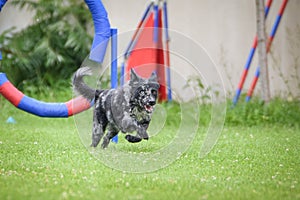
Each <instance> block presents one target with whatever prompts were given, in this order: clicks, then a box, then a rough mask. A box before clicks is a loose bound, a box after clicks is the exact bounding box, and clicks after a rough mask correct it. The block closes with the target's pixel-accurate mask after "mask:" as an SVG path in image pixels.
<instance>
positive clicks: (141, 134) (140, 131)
mask: <svg viewBox="0 0 300 200" xmlns="http://www.w3.org/2000/svg"><path fill="white" fill-rule="evenodd" d="M147 127H148V126H147ZM146 130H147V128H146V127H145V126H138V127H137V135H136V136H133V135H126V136H125V139H126V140H127V141H128V142H131V143H137V142H140V141H142V139H144V140H148V139H149V136H148V133H147V131H146Z"/></svg>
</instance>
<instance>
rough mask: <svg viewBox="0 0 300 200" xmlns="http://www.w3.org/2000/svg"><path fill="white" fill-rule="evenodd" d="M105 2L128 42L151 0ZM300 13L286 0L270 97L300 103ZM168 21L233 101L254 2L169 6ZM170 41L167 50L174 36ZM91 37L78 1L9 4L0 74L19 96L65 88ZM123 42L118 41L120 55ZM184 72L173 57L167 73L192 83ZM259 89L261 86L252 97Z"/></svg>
mask: <svg viewBox="0 0 300 200" xmlns="http://www.w3.org/2000/svg"><path fill="white" fill-rule="evenodd" d="M103 3H104V5H105V7H106V9H107V11H108V15H109V19H110V23H111V26H112V27H115V28H117V29H118V33H119V34H120V35H121V34H125V35H126V33H127V34H128V32H130V33H133V31H134V30H135V28H136V27H137V24H138V22H139V21H140V19H141V16H142V14H143V13H144V11H145V9H146V6H147V5H148V4H149V3H150V0H128V1H120V0H103ZM280 4H281V1H273V4H272V7H271V9H270V13H269V16H268V18H267V20H266V26H267V28H266V32H267V34H268V35H269V33H270V31H271V28H272V26H273V23H274V22H275V19H276V16H277V14H278V10H279V8H280ZM299 10H300V1H298V0H289V2H288V4H287V6H286V9H285V12H284V14H283V16H282V19H281V23H280V25H279V28H278V30H277V33H276V37H275V39H274V41H273V44H272V47H271V52H270V54H268V64H269V73H270V74H269V78H270V89H271V96H272V97H275V96H281V97H283V98H285V99H291V100H295V99H300V57H299V56H300V20H299V19H300V12H299ZM168 17H169V27H170V31H171V33H172V32H178V33H180V34H182V35H184V36H185V37H186V38H189V39H191V40H193V41H194V42H195V43H197V44H198V45H199V46H202V47H203V48H204V49H205V50H206V51H207V53H208V55H209V56H210V57H211V59H212V60H213V62H214V63H215V64H216V67H217V70H218V71H219V73H220V75H221V77H222V78H223V80H224V85H225V88H226V91H227V94H228V95H229V98H232V96H233V95H234V93H235V90H236V89H237V85H238V82H239V80H240V76H241V74H242V71H243V68H244V65H245V63H246V60H247V57H248V54H249V51H250V49H251V47H252V42H253V39H254V36H255V34H256V5H255V1H254V0H252V1H240V0H226V1H219V0H186V1H179V0H172V1H168ZM128 35H130V34H128ZM170 37H171V42H170V49H171V51H172V42H173V41H172V34H171V35H170ZM92 38H93V24H92V19H91V16H90V13H89V11H88V9H87V6H86V5H85V3H84V1H83V0H66V1H58V0H54V1H47V0H37V1H34V3H32V2H30V1H8V3H7V4H6V5H5V6H4V7H3V9H2V11H1V12H0V50H1V51H2V57H3V60H2V61H1V66H0V67H1V68H0V69H1V70H0V71H3V72H5V73H6V74H7V76H8V78H9V79H10V80H11V81H12V82H13V83H14V84H15V85H16V87H18V88H19V89H20V90H22V91H24V92H28V93H33V94H34V93H38V92H42V91H43V90H44V87H50V88H56V87H57V88H62V87H67V88H68V89H69V86H70V78H71V75H72V73H73V72H74V71H75V70H76V69H77V68H78V67H79V66H80V65H81V63H82V61H83V60H84V59H85V57H86V56H87V55H88V53H89V49H90V45H91V41H92ZM125 38H126V37H125ZM128 39H129V38H128ZM128 42H129V41H124V40H121V41H120V46H121V48H120V49H119V51H120V52H119V53H121V52H122V51H124V50H123V46H124V47H125V46H126V44H127V43H128ZM183 42H184V41H183ZM174 51H175V52H176V49H175V50H174ZM191 51H193V49H191ZM183 56H186V55H183ZM187 57H188V56H187ZM120 62H121V61H120ZM119 65H120V63H119ZM184 65H185V62H182V63H181V62H180V61H178V58H176V57H175V56H172V55H171V68H172V67H173V69H177V71H180V72H181V71H182V73H183V74H185V75H186V77H189V76H192V75H193V70H192V69H191V67H189V66H184ZM203 67H204V68H205V66H203ZM256 67H257V54H256V55H255V56H254V60H253V62H252V65H251V68H250V71H249V73H248V78H247V79H246V82H245V86H244V88H245V89H244V92H246V91H247V89H248V88H249V87H250V82H251V81H252V78H253V77H254V72H255V69H256ZM210 78H212V79H213V78H214V77H210ZM172 83H174V87H178V88H177V90H181V89H182V85H178V86H176V80H174V79H173V80H172ZM37 86H38V87H41V89H36V87H37ZM259 89H260V88H259V85H258V87H257V88H256V90H255V93H254V94H255V95H258V94H259ZM29 95H30V94H29Z"/></svg>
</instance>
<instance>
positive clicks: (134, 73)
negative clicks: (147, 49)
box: [130, 68, 140, 83]
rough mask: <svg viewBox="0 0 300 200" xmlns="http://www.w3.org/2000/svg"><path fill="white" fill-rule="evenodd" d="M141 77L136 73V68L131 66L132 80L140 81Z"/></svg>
mask: <svg viewBox="0 0 300 200" xmlns="http://www.w3.org/2000/svg"><path fill="white" fill-rule="evenodd" d="M139 80H140V77H139V76H138V75H137V74H136V72H135V70H134V69H133V68H131V70H130V82H131V83H139Z"/></svg>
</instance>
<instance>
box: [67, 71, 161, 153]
mask: <svg viewBox="0 0 300 200" xmlns="http://www.w3.org/2000/svg"><path fill="white" fill-rule="evenodd" d="M86 75H92V71H91V69H90V68H89V67H82V68H79V69H78V70H77V72H76V73H75V74H74V76H73V87H74V89H75V90H76V91H77V92H78V93H79V94H81V95H82V96H84V97H85V98H87V99H88V100H90V101H93V100H94V102H95V105H94V116H93V132H92V144H91V146H92V147H96V146H97V145H98V144H99V142H100V140H101V139H103V142H102V145H101V146H102V148H106V147H107V146H108V144H109V142H110V140H111V139H112V138H113V137H114V136H116V135H117V134H118V133H119V131H121V132H123V133H132V132H134V131H136V132H137V134H136V136H133V135H130V134H128V135H126V136H125V138H126V140H127V141H129V142H133V143H134V142H140V141H141V140H142V139H145V140H148V138H149V136H148V134H147V128H148V126H149V123H150V121H151V115H152V112H153V109H154V106H155V104H156V100H157V93H158V88H159V83H158V82H157V77H156V74H155V73H153V74H152V75H151V77H150V78H149V79H144V78H141V77H139V76H138V75H137V74H136V73H135V71H134V70H131V75H130V81H129V83H127V84H125V85H124V86H123V87H119V88H117V89H107V90H102V89H93V88H90V87H89V86H88V85H87V84H86V83H85V82H84V81H83V77H84V76H86ZM106 129H107V133H106V134H105V130H106Z"/></svg>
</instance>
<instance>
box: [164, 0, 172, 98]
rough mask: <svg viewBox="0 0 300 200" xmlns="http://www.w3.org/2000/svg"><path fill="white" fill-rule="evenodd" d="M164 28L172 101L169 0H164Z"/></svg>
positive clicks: (169, 91)
mask: <svg viewBox="0 0 300 200" xmlns="http://www.w3.org/2000/svg"><path fill="white" fill-rule="evenodd" d="M164 26H165V27H164V28H165V37H166V50H165V56H166V69H167V89H168V101H172V89H171V70H170V52H169V42H170V37H169V24H168V9H167V0H165V1H164Z"/></svg>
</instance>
